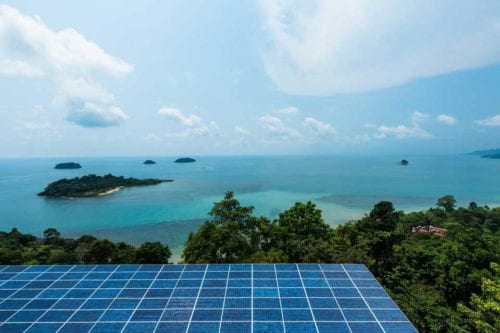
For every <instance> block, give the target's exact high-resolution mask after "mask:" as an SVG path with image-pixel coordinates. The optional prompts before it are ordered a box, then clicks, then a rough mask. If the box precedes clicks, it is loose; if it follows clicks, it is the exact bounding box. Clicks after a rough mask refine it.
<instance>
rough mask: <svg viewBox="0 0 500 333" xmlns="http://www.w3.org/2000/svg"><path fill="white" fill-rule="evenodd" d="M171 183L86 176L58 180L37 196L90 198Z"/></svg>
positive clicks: (110, 176) (158, 180) (111, 176)
mask: <svg viewBox="0 0 500 333" xmlns="http://www.w3.org/2000/svg"><path fill="white" fill-rule="evenodd" d="M171 181H173V180H165V179H152V178H149V179H137V178H125V177H123V176H119V177H118V176H113V175H111V174H108V175H105V176H96V175H88V176H83V177H75V178H72V179H66V178H65V179H60V180H58V181H55V182H53V183H50V184H49V185H48V186H47V187H46V188H45V190H44V191H43V192H40V193H38V195H39V196H42V197H50V198H90V197H96V196H100V195H104V194H109V193H113V192H116V191H118V190H120V188H123V187H132V186H148V185H157V184H160V183H164V182H171Z"/></svg>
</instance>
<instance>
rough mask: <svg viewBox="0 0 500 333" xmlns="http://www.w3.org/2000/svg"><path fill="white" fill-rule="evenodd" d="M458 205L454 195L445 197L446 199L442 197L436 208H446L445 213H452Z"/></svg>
mask: <svg viewBox="0 0 500 333" xmlns="http://www.w3.org/2000/svg"><path fill="white" fill-rule="evenodd" d="M456 203H457V200H456V199H455V197H454V196H453V195H450V194H448V195H445V196H444V197H441V198H439V199H438V201H437V203H436V206H438V207H441V208H444V210H445V211H447V212H451V211H453V209H454V208H455V204H456Z"/></svg>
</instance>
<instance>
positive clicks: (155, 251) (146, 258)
mask: <svg viewBox="0 0 500 333" xmlns="http://www.w3.org/2000/svg"><path fill="white" fill-rule="evenodd" d="M171 256H172V252H170V249H169V248H168V246H166V245H165V246H164V245H163V244H161V243H160V242H146V243H144V244H142V245H141V246H140V247H139V248H138V249H137V251H136V261H137V263H139V264H168V259H170V257H171Z"/></svg>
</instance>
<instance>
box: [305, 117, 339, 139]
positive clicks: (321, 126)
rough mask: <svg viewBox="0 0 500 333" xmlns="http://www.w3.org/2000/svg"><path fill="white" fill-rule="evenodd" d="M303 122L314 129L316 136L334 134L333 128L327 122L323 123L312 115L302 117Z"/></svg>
mask: <svg viewBox="0 0 500 333" xmlns="http://www.w3.org/2000/svg"><path fill="white" fill-rule="evenodd" d="M304 124H305V125H307V126H308V127H310V128H311V129H312V130H314V131H315V133H316V135H318V136H328V135H332V134H335V128H334V127H333V126H332V125H330V124H329V123H325V122H322V121H319V120H317V119H314V118H312V117H306V118H305V119H304Z"/></svg>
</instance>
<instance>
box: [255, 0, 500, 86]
mask: <svg viewBox="0 0 500 333" xmlns="http://www.w3.org/2000/svg"><path fill="white" fill-rule="evenodd" d="M261 7H262V12H263V15H264V22H265V27H266V30H267V32H268V35H269V45H268V47H267V48H266V49H265V52H264V64H265V68H266V71H267V73H268V75H269V76H270V78H271V79H272V80H273V81H274V82H275V84H276V85H277V86H278V87H279V88H280V89H281V90H282V91H285V92H287V93H290V94H306V95H307V94H309V95H330V94H334V93H344V92H358V91H366V90H373V89H380V88H385V87H391V86H397V85H400V84H404V83H406V82H410V81H412V80H415V79H418V78H422V77H431V76H435V75H440V74H444V73H449V72H452V71H456V70H463V69H469V68H476V67H481V66H486V65H489V64H493V63H496V62H498V61H500V43H498V42H497V41H498V40H499V39H500V2H498V1H496V0H484V1H482V2H481V5H476V4H474V3H471V2H470V1H466V0H443V1H439V2H438V3H436V1H431V0H422V1H401V0H383V1H382V2H380V1H371V0H350V1H329V0H315V1H311V0H304V1H281V0H262V1H261Z"/></svg>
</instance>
